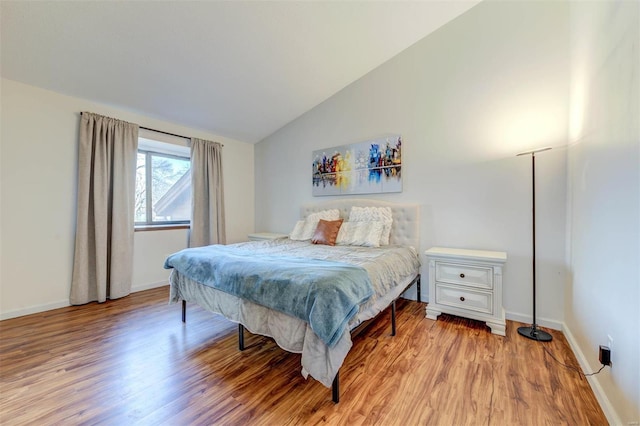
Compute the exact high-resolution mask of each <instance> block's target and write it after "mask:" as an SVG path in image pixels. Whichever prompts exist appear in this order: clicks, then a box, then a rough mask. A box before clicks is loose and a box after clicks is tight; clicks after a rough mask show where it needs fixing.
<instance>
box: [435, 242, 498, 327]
mask: <svg viewBox="0 0 640 426" xmlns="http://www.w3.org/2000/svg"><path fill="white" fill-rule="evenodd" d="M425 255H426V256H427V260H428V262H429V304H428V305H427V308H426V311H427V318H429V319H433V320H435V319H438V315H440V314H441V313H447V314H452V315H457V316H460V317H465V318H471V319H475V320H478V321H485V322H486V323H487V326H489V328H491V332H492V333H493V334H499V335H501V336H504V335H505V327H506V321H505V316H504V308H503V306H502V268H503V265H504V263H505V262H506V261H507V253H504V252H501V251H485V250H464V249H452V248H444V247H433V248H430V249H429V250H427V251H426V252H425Z"/></svg>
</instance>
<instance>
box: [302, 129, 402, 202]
mask: <svg viewBox="0 0 640 426" xmlns="http://www.w3.org/2000/svg"><path fill="white" fill-rule="evenodd" d="M385 192H402V137H401V136H400V135H393V136H385V137H381V138H377V139H371V140H367V141H364V142H358V143H353V144H349V145H342V146H335V147H332V148H326V149H320V150H317V151H313V163H312V194H313V196H323V195H353V194H379V193H385Z"/></svg>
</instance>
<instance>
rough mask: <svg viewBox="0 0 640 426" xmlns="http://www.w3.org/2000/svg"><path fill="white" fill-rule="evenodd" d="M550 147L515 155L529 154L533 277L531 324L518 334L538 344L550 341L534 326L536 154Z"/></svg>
mask: <svg viewBox="0 0 640 426" xmlns="http://www.w3.org/2000/svg"><path fill="white" fill-rule="evenodd" d="M550 149H551V148H550V147H546V148H539V149H534V150H531V151H525V152H521V153H519V154H517V155H518V156H521V155H529V154H531V200H532V203H531V205H532V227H531V228H532V232H533V238H532V241H533V255H532V259H533V261H532V265H531V266H532V268H531V269H532V277H533V323H532V324H531V327H519V328H518V334H520V335H521V336H524V337H527V338H529V339H533V340H537V341H539V342H549V341H551V339H552V336H551V334H549V333H547V332H546V331H543V330H540V329H538V324H536V153H538V152H542V151H548V150H550Z"/></svg>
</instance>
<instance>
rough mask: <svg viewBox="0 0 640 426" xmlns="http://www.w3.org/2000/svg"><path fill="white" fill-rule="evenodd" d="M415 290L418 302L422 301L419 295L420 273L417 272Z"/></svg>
mask: <svg viewBox="0 0 640 426" xmlns="http://www.w3.org/2000/svg"><path fill="white" fill-rule="evenodd" d="M416 291H417V294H418V303H420V302H422V300H421V297H420V274H418V280H417V281H416Z"/></svg>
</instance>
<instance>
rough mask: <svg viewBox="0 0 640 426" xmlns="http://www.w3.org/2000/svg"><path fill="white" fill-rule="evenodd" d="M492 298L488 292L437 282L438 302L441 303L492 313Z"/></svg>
mask: <svg viewBox="0 0 640 426" xmlns="http://www.w3.org/2000/svg"><path fill="white" fill-rule="evenodd" d="M492 299H493V295H492V294H491V293H488V292H484V291H475V290H469V289H466V288H465V289H461V288H459V287H453V286H451V287H450V286H446V285H442V284H436V303H438V304H440V305H447V306H453V307H456V308H462V309H466V310H473V311H477V312H483V313H487V314H492V313H493V306H492Z"/></svg>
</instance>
